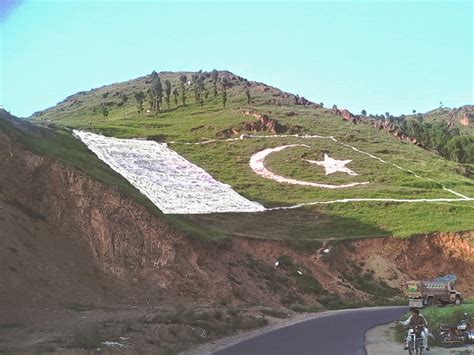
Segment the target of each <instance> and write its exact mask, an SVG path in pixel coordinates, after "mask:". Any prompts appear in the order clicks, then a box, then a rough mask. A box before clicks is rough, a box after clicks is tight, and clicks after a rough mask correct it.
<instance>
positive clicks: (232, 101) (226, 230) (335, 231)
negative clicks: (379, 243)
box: [36, 73, 474, 239]
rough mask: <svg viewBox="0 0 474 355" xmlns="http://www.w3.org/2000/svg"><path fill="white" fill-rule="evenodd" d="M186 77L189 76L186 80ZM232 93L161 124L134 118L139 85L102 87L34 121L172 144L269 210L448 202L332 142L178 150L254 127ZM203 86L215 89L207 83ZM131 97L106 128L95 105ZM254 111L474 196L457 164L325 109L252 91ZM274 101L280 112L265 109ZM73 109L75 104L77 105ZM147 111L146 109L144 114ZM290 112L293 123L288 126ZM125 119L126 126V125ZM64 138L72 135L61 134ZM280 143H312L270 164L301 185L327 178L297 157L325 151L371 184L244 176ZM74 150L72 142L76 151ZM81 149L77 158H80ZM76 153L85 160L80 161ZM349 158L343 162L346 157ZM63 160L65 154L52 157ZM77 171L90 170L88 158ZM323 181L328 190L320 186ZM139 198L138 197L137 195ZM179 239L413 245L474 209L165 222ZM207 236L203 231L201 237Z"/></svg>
mask: <svg viewBox="0 0 474 355" xmlns="http://www.w3.org/2000/svg"><path fill="white" fill-rule="evenodd" d="M189 76H190V75H189V73H188V77H189ZM160 77H161V78H162V80H164V79H165V78H169V79H170V80H171V82H172V84H173V86H174V85H176V84H177V78H178V74H171V73H167V74H160ZM231 81H232V82H233V83H234V84H235V86H233V87H232V88H231V89H229V90H228V105H227V108H226V109H223V108H222V98H221V96H218V97H216V98H214V97H213V95H212V90H211V89H210V97H209V100H208V102H206V104H205V106H204V107H203V108H200V107H199V105H197V104H196V103H195V102H194V95H193V93H192V91H188V93H187V102H188V104H187V106H186V107H181V106H179V107H178V108H175V107H174V104H172V106H171V109H164V110H163V112H160V114H159V115H158V117H157V118H155V117H153V116H152V115H146V114H144V115H142V116H140V117H138V116H137V114H136V109H135V100H134V98H133V97H132V93H133V92H134V91H136V90H140V89H141V90H146V88H147V85H146V84H145V78H139V79H136V80H132V81H129V82H126V83H122V84H115V85H111V86H106V87H102V88H100V89H97V90H93V91H90V92H87V93H83V94H79V95H74V96H73V97H71V98H69V99H68V100H67V101H65V102H63V103H60V104H59V105H58V106H55V107H54V108H51V109H49V110H47V111H45V112H43V113H42V115H40V116H37V118H36V119H37V120H38V121H45V120H48V121H53V122H55V123H56V124H59V125H61V126H67V127H71V128H82V129H87V130H93V131H96V132H100V133H103V134H106V135H111V136H116V137H150V136H156V137H159V138H160V139H162V140H165V141H168V142H169V141H176V142H177V143H175V144H173V145H172V147H173V149H175V150H177V151H178V152H179V153H181V154H182V155H184V156H185V157H186V158H188V159H189V160H191V161H192V162H194V163H196V164H197V165H199V166H201V167H203V168H205V169H206V170H207V171H209V172H210V173H211V174H212V175H213V176H215V177H216V178H217V179H219V180H221V181H223V182H226V183H229V184H231V185H232V186H233V187H234V188H235V189H236V190H237V191H238V192H239V193H241V194H243V195H245V196H246V197H248V198H250V199H253V200H257V201H260V202H262V203H264V204H265V205H266V206H278V205H288V204H294V203H299V202H307V201H314V200H328V199H334V198H344V197H408V198H416V197H429V198H434V197H454V196H453V195H450V194H447V193H446V191H444V190H442V189H441V188H440V185H439V184H436V183H432V182H429V181H427V180H420V179H416V178H414V177H413V176H412V175H411V174H409V173H406V172H403V171H400V170H398V169H395V168H393V167H392V166H390V165H388V164H385V165H383V164H382V163H378V162H377V161H374V160H372V159H369V158H367V157H365V156H363V155H361V154H358V153H357V154H353V153H352V152H351V151H350V150H349V149H348V148H346V147H343V146H341V145H337V144H335V143H331V144H330V145H328V144H327V143H326V142H324V141H321V140H315V141H311V142H309V141H307V140H305V141H302V140H301V139H295V138H291V139H282V140H280V139H278V140H276V139H275V140H273V139H272V140H244V141H236V142H232V143H212V144H208V145H192V146H190V145H183V144H180V142H197V141H203V140H206V139H212V138H215V135H216V133H217V132H219V131H221V130H223V129H225V128H229V127H233V126H238V125H239V124H240V123H241V122H242V121H249V120H254V118H253V117H248V116H244V115H242V114H241V113H240V112H239V111H240V110H241V109H247V105H246V103H245V95H244V87H243V86H242V82H239V81H238V80H231ZM206 87H209V88H210V87H211V83H210V81H207V82H206ZM120 93H125V94H127V95H129V100H128V102H127V104H126V106H125V107H124V108H122V107H118V106H117V105H114V106H112V110H111V112H110V115H109V117H108V119H106V120H105V119H103V118H102V116H101V114H100V110H99V109H98V107H99V105H100V103H101V102H104V101H109V102H111V101H113V102H115V103H117V102H118V101H119V94H120ZM251 93H252V101H253V102H252V107H251V108H252V109H255V110H258V111H259V112H262V113H269V112H270V116H271V117H272V118H277V119H278V120H279V121H280V122H282V123H285V124H287V125H296V124H297V125H301V126H304V127H305V128H306V131H307V132H308V133H312V134H320V135H332V136H334V137H336V138H337V139H339V140H341V141H343V142H346V143H348V144H351V145H354V146H356V147H357V148H360V149H362V150H364V151H367V152H369V153H371V154H374V155H376V156H379V157H381V158H383V159H385V160H387V161H390V162H393V163H396V164H398V165H401V166H403V167H406V168H409V169H412V170H414V171H416V172H417V173H419V174H420V175H422V176H424V177H429V178H432V179H434V180H436V181H438V182H440V183H442V184H444V185H446V186H447V187H450V188H453V189H455V190H456V191H458V192H461V193H464V194H467V195H469V196H474V182H473V181H472V180H469V179H467V178H465V177H463V176H461V175H459V174H457V171H458V170H459V169H460V166H459V165H458V164H457V163H454V162H450V161H446V160H444V159H442V158H440V157H439V156H438V155H436V154H435V153H431V152H427V151H425V150H423V149H421V148H418V147H416V146H413V145H410V144H408V143H402V142H400V141H398V140H396V139H395V138H393V137H392V136H391V135H389V134H388V133H386V132H382V131H378V130H375V129H374V128H373V127H371V126H370V125H368V124H359V125H357V126H354V125H352V124H351V123H347V122H343V121H342V119H341V118H340V117H336V116H334V115H332V114H331V113H330V112H329V111H328V110H325V109H314V108H309V107H303V106H299V105H298V106H297V105H293V104H292V99H291V97H290V98H289V99H285V98H280V97H277V96H276V95H279V93H280V92H279V91H278V90H274V89H270V90H268V91H266V92H265V91H263V90H262V86H261V85H259V86H257V85H256V84H253V85H252V87H251ZM275 97H277V99H278V100H280V101H281V105H274V104H270V103H269V102H271V100H274V99H275ZM76 100H78V101H76ZM147 106H148V104H147V103H146V102H145V109H146V108H148V107H147ZM289 111H294V112H296V114H297V115H296V116H292V117H289V116H287V115H286V114H287V113H288V112H289ZM124 114H125V118H124ZM64 134H65V135H68V134H69V133H64ZM283 143H305V144H310V145H311V149H299V148H295V149H294V150H291V151H290V150H288V151H286V152H283V153H281V154H275V155H274V156H271V157H269V160H268V164H269V165H271V166H272V169H274V170H275V171H276V172H278V173H281V174H283V175H287V176H292V177H297V178H300V179H303V180H307V181H322V179H324V176H323V175H322V174H320V172H318V169H314V168H311V167H308V165H307V164H306V163H304V162H303V161H302V160H301V158H307V159H318V158H320V157H321V150H322V149H325V150H328V151H329V152H330V153H331V154H333V155H334V156H336V157H337V158H340V159H343V158H346V157H347V156H350V157H351V158H352V159H353V163H351V164H353V165H350V167H353V168H354V170H356V171H357V172H359V173H360V176H359V177H356V178H357V179H361V180H365V179H369V181H370V182H371V183H370V184H369V185H367V186H360V187H357V188H351V189H344V190H343V191H342V190H341V191H332V190H331V191H327V190H322V189H315V188H305V187H295V186H288V185H282V184H277V183H275V182H273V181H270V180H266V179H262V178H260V177H258V176H256V175H255V174H253V172H251V170H250V169H249V167H248V159H249V157H250V155H251V154H253V153H254V152H256V151H258V150H260V149H263V148H266V147H272V146H277V145H280V144H283ZM75 144H77V143H75ZM84 150H85V149H84V147H82V148H81V152H82V153H83V152H84ZM82 153H81V154H82ZM351 153H352V155H349V154H351ZM58 154H59V155H61V156H62V157H63V160H66V161H67V160H68V159H69V157H68V155H69V153H67V152H64V153H62V152H60V151H59V152H58ZM83 163H84V164H82V166H80V167H79V168H81V169H82V170H84V171H89V170H91V169H92V173H93V171H94V169H93V168H94V167H93V166H90V167H89V166H87V164H88V159H84V161H83ZM334 181H335V182H338V183H342V182H348V180H347V176H344V175H339V176H335V180H334ZM326 182H327V181H326ZM134 193H136V191H135V192H134ZM168 218H172V219H173V222H174V223H175V224H178V225H180V226H181V228H183V229H185V230H189V231H192V230H194V229H195V228H196V227H198V229H199V228H201V229H200V230H201V231H202V234H203V235H206V236H212V238H219V237H221V236H226V235H227V236H228V235H246V236H251V237H259V238H276V239H283V238H293V239H294V238H301V239H315V238H316V239H325V238H348V237H368V236H382V235H397V236H410V235H413V234H418V233H425V232H433V231H460V230H472V229H473V228H474V204H472V203H457V202H455V203H431V204H394V203H367V202H365V203H356V204H346V205H342V204H337V205H329V206H318V207H312V208H304V209H298V210H295V211H286V212H283V211H280V212H278V211H274V212H265V213H258V214H212V215H204V216H168ZM206 231H208V232H206Z"/></svg>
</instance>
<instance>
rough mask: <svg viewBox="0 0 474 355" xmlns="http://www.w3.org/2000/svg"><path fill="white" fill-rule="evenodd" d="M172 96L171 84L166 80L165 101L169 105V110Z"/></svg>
mask: <svg viewBox="0 0 474 355" xmlns="http://www.w3.org/2000/svg"><path fill="white" fill-rule="evenodd" d="M170 96H171V82H170V81H169V80H168V79H166V80H165V99H166V104H167V105H168V109H169V108H170Z"/></svg>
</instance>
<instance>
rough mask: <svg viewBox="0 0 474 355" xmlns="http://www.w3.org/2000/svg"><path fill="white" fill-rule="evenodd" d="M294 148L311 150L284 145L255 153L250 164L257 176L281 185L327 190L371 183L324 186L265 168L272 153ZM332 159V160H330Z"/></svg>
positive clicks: (299, 145) (304, 145) (301, 145)
mask: <svg viewBox="0 0 474 355" xmlns="http://www.w3.org/2000/svg"><path fill="white" fill-rule="evenodd" d="M292 147H307V148H309V146H308V145H306V144H289V145H282V146H280V147H276V148H268V149H264V150H261V151H259V152H257V153H255V154H254V155H252V157H251V158H250V163H249V164H250V167H251V168H252V170H253V171H254V172H255V173H256V174H258V175H260V176H261V177H264V178H266V179H271V180H275V181H277V182H280V183H286V184H291V185H302V186H313V187H321V188H326V189H341V188H345V187H352V186H357V185H366V184H368V183H369V182H368V181H366V182H353V183H349V184H341V185H333V184H322V183H319V182H308V181H301V180H297V179H291V178H287V177H285V176H281V175H277V174H275V173H273V172H271V171H270V170H268V169H267V168H266V167H265V164H264V162H265V158H266V157H267V156H268V155H269V154H272V153H275V152H280V151H282V150H284V149H288V148H292ZM330 159H332V158H330ZM332 160H335V159H332ZM336 162H344V160H336ZM336 165H337V164H336ZM338 165H339V166H340V165H341V164H338ZM348 170H349V169H348Z"/></svg>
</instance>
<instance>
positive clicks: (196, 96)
mask: <svg viewBox="0 0 474 355" xmlns="http://www.w3.org/2000/svg"><path fill="white" fill-rule="evenodd" d="M198 81H199V74H193V75H191V83H192V84H193V88H194V100H195V101H196V102H199V83H198Z"/></svg>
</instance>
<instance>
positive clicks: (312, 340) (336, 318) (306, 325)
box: [213, 307, 408, 355]
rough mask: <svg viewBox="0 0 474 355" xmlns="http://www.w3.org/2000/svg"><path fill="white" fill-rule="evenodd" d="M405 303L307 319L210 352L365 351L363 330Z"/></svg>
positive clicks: (293, 354)
mask: <svg viewBox="0 0 474 355" xmlns="http://www.w3.org/2000/svg"><path fill="white" fill-rule="evenodd" d="M407 311H408V308H407V307H387V308H376V309H361V310H352V311H347V312H341V313H337V314H333V315H328V316H324V317H319V318H315V319H310V320H307V321H304V322H301V323H297V324H294V325H291V326H288V327H284V328H280V329H276V330H273V331H270V332H268V333H264V334H262V335H260V336H256V337H254V338H250V339H247V340H244V341H242V342H240V343H237V344H235V345H232V346H229V347H227V348H224V349H221V350H218V351H216V352H214V353H213V354H214V355H237V354H239V355H240V354H242V355H252V354H255V355H257V354H258V355H265V354H268V355H270V354H271V355H307V354H308V355H309V354H311V355H346V354H347V355H366V351H365V339H364V334H365V332H366V331H367V330H369V329H370V328H373V327H375V326H376V325H379V324H384V323H389V322H391V321H393V320H396V319H398V318H399V317H400V316H401V315H402V314H403V313H405V312H407Z"/></svg>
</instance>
